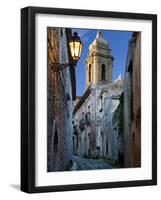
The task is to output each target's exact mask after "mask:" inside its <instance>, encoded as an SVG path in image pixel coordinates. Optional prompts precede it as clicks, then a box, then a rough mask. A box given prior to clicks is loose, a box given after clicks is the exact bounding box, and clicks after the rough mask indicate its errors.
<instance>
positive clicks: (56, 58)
mask: <svg viewBox="0 0 161 200" xmlns="http://www.w3.org/2000/svg"><path fill="white" fill-rule="evenodd" d="M70 36H71V30H70V29H65V28H51V27H48V28H47V45H48V68H47V72H48V73H47V74H48V79H47V80H48V82H47V98H48V99H47V111H48V119H47V122H48V123H47V129H48V130H47V141H48V144H47V153H48V156H47V165H48V166H47V170H48V172H51V171H64V170H66V169H67V166H68V164H69V163H70V161H71V160H72V146H73V145H72V133H73V126H72V112H71V111H72V101H73V99H74V97H75V70H74V67H68V68H66V69H63V70H61V71H59V72H58V71H54V70H53V69H52V63H69V61H70V59H71V58H70V54H69V47H68V40H69V37H70Z"/></svg>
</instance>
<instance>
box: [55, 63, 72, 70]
mask: <svg viewBox="0 0 161 200" xmlns="http://www.w3.org/2000/svg"><path fill="white" fill-rule="evenodd" d="M70 65H71V64H70V63H52V70H53V71H54V72H58V71H61V70H63V69H65V68H67V67H69V66H70Z"/></svg>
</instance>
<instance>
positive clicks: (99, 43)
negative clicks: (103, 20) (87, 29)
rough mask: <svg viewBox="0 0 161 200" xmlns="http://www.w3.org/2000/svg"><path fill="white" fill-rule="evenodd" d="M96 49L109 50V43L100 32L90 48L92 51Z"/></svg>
mask: <svg viewBox="0 0 161 200" xmlns="http://www.w3.org/2000/svg"><path fill="white" fill-rule="evenodd" d="M94 47H100V48H105V49H108V41H107V40H105V39H104V38H103V34H102V32H100V31H98V32H97V35H96V38H95V39H94V41H93V42H92V43H91V45H90V46H89V50H92V49H93V48H94Z"/></svg>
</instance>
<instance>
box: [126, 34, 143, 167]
mask: <svg viewBox="0 0 161 200" xmlns="http://www.w3.org/2000/svg"><path fill="white" fill-rule="evenodd" d="M140 45H141V33H139V32H138V33H134V34H133V36H132V38H131V40H130V41H129V49H128V54H127V62H126V72H125V84H124V131H125V167H139V166H141V79H140V78H141V60H140V59H141V46H140Z"/></svg>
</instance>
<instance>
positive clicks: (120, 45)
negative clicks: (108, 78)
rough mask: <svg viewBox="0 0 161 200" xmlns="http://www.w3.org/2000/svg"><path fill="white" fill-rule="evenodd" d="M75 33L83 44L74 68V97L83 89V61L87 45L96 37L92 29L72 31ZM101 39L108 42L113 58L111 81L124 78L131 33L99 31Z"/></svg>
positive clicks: (86, 52) (85, 56) (86, 53)
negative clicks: (119, 77) (120, 77)
mask: <svg viewBox="0 0 161 200" xmlns="http://www.w3.org/2000/svg"><path fill="white" fill-rule="evenodd" d="M75 31H76V32H77V33H78V35H79V36H80V39H81V41H82V42H83V49H82V54H81V58H80V60H79V61H78V62H77V66H76V95H77V96H81V95H82V94H83V92H84V89H85V64H84V61H85V59H86V58H87V55H88V48H89V45H90V44H91V43H92V42H93V40H94V39H95V37H96V33H97V30H92V29H89V30H87V29H73V30H72V32H75ZM101 32H102V33H103V38H104V39H106V40H107V41H108V42H109V47H110V49H111V52H112V55H113V57H114V62H113V77H112V78H113V80H115V79H116V78H117V77H118V76H119V75H120V74H121V76H122V77H124V70H125V63H126V55H127V49H128V41H129V39H130V38H131V34H132V32H127V31H111V30H106V31H104V30H101Z"/></svg>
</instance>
